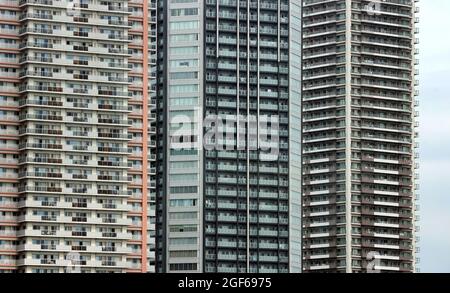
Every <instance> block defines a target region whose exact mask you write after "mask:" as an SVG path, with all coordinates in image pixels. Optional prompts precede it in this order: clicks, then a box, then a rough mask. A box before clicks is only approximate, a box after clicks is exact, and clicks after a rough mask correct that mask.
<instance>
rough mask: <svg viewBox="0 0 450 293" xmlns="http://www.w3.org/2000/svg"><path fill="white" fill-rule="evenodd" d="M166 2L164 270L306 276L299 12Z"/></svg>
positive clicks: (259, 5) (248, 4) (276, 6)
mask: <svg viewBox="0 0 450 293" xmlns="http://www.w3.org/2000/svg"><path fill="white" fill-rule="evenodd" d="M160 4H161V7H160V11H159V20H161V22H160V23H161V25H160V28H161V30H160V31H159V32H160V34H159V40H161V42H159V43H158V44H159V45H160V50H159V53H160V55H159V57H160V59H162V60H164V61H163V62H162V63H161V64H160V67H159V68H160V78H159V84H158V86H159V90H160V91H159V100H160V108H159V111H158V113H160V114H159V115H160V116H159V118H160V119H162V121H163V122H162V123H161V127H162V130H163V132H162V137H161V138H162V140H163V142H161V145H162V146H163V147H161V148H160V151H159V153H158V158H161V165H160V166H161V168H160V170H159V171H161V173H160V174H162V179H161V181H159V182H158V184H159V187H158V188H159V190H158V201H157V202H158V220H159V221H160V223H161V224H160V225H159V226H158V229H157V232H158V240H157V244H158V245H157V267H158V271H166V272H180V271H190V272H222V273H223V272H230V273H233V272H234V273H238V272H239V273H241V272H252V273H256V272H260V273H263V272H266V273H267V272H271V273H277V272H289V271H290V269H291V268H292V270H293V271H298V272H299V271H300V262H301V254H300V248H301V247H300V240H301V236H300V235H301V232H300V218H301V217H300V206H301V201H300V189H301V184H300V175H301V174H300V167H301V162H300V159H301V150H300V134H301V128H300V114H301V108H300V103H301V99H300V83H301V80H300V71H301V58H300V54H301V46H300V40H301V33H300V32H301V23H300V17H301V15H300V12H301V11H300V3H297V1H288V0H276V1H274V0H270V1H269V0H252V1H237V0H206V1H196V0H170V1H164V2H160ZM290 24H292V25H290ZM292 36H294V37H292ZM291 47H292V49H293V50H291V51H290V50H289V48H291ZM289 72H292V75H291V76H290V75H289ZM265 120H269V121H270V123H268V125H267V126H268V127H264V125H262V124H263V123H262V122H263V121H265ZM182 121H183V122H186V123H184V129H181V128H180V127H181V124H180V122H182ZM203 121H205V127H202V122H203ZM213 130H215V131H216V132H217V135H209V133H210V132H211V131H213ZM290 133H291V136H289V134H290ZM264 136H266V138H267V139H264V138H263V137H264ZM176 142H179V144H177V143H176ZM203 144H205V147H203ZM290 222H295V223H297V228H294V226H290V225H289V223H290ZM289 247H293V248H294V249H293V250H289ZM291 254H292V255H291ZM291 256H292V257H291Z"/></svg>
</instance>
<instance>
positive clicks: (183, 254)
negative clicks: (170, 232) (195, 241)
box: [169, 250, 197, 258]
mask: <svg viewBox="0 0 450 293" xmlns="http://www.w3.org/2000/svg"><path fill="white" fill-rule="evenodd" d="M169 254H170V257H174V258H177V257H197V251H196V250H180V251H171V252H170V253H169Z"/></svg>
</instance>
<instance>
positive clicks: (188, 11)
mask: <svg viewBox="0 0 450 293" xmlns="http://www.w3.org/2000/svg"><path fill="white" fill-rule="evenodd" d="M170 14H171V15H172V16H188V15H198V8H180V9H171V10H170Z"/></svg>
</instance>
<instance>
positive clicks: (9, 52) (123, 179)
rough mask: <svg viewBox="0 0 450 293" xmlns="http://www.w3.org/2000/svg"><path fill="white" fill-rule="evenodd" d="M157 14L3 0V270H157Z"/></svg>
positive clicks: (121, 6) (150, 5) (112, 4)
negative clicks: (153, 151) (153, 152)
mask: <svg viewBox="0 0 450 293" xmlns="http://www.w3.org/2000/svg"><path fill="white" fill-rule="evenodd" d="M155 11H156V5H155V3H154V2H152V1H148V2H147V1H145V2H143V1H139V2H130V5H128V1H124V0H118V1H94V0H82V1H74V2H72V1H65V0H60V1H57V0H24V1H9V0H8V1H1V2H0V12H1V13H0V22H1V24H0V25H1V35H0V36H1V38H0V41H1V43H0V44H1V45H0V50H1V53H0V54H1V55H0V57H1V63H0V67H1V73H0V79H1V81H0V82H1V88H0V93H1V99H0V107H1V109H2V115H1V118H0V119H1V133H0V135H1V143H2V144H1V148H0V149H1V153H2V154H1V155H2V157H1V158H0V165H1V169H0V170H1V172H0V178H1V183H0V184H1V194H0V208H1V215H0V223H1V227H0V250H1V251H2V252H1V253H0V269H2V270H14V271H18V272H64V271H68V270H69V271H70V270H74V268H73V267H72V266H78V267H79V268H80V271H82V272H125V271H141V272H147V271H150V272H151V271H154V240H153V238H152V237H151V235H153V234H154V206H155V205H154V200H155V197H154V191H152V189H154V187H155V186H154V184H152V180H153V179H152V175H154V174H155V172H154V166H152V161H154V155H151V148H152V146H153V145H154V142H153V141H152V140H151V135H152V133H153V132H154V127H153V128H152V121H154V114H151V113H150V112H151V110H152V105H153V106H154V102H153V103H152V99H151V96H152V84H153V83H154V80H155V77H154V74H153V75H152V72H154V65H155V59H154V57H153V56H154V53H153V52H154V51H155V49H156V48H155V46H153V47H152V46H149V44H153V43H154V42H155V39H154V35H155V32H156V20H155V14H156V12H155ZM144 40H145V41H144ZM147 40H148V41H147ZM153 96H154V95H153ZM152 119H153V120H152ZM152 194H153V196H152Z"/></svg>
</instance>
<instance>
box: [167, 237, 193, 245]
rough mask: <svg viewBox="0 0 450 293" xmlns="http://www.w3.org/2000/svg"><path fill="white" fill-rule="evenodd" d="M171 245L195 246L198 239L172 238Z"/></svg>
mask: <svg viewBox="0 0 450 293" xmlns="http://www.w3.org/2000/svg"><path fill="white" fill-rule="evenodd" d="M169 244H172V245H195V244H197V238H196V237H189V238H170V239H169Z"/></svg>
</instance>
